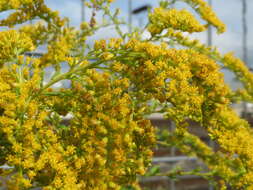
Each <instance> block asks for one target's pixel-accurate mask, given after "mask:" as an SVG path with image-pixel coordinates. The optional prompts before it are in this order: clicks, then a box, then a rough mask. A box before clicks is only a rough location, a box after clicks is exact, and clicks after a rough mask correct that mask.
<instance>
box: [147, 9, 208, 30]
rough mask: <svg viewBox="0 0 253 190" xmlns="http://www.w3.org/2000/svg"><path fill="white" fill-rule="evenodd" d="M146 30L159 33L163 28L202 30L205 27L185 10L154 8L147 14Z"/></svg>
mask: <svg viewBox="0 0 253 190" xmlns="http://www.w3.org/2000/svg"><path fill="white" fill-rule="evenodd" d="M149 20H150V24H149V26H148V30H149V32H150V33H151V34H152V35H155V34H160V33H161V32H162V31H163V30H164V29H169V28H173V29H175V30H181V31H184V32H189V33H193V32H202V31H204V30H205V27H204V26H202V25H201V24H200V23H199V22H198V21H197V19H196V18H195V17H194V16H193V15H192V14H191V13H190V12H189V11H187V10H185V9H183V10H177V9H169V10H167V9H164V8H161V7H160V8H155V9H154V12H153V13H150V14H149Z"/></svg>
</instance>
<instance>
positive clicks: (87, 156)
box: [0, 0, 253, 190]
mask: <svg viewBox="0 0 253 190" xmlns="http://www.w3.org/2000/svg"><path fill="white" fill-rule="evenodd" d="M178 1H182V2H184V3H186V4H188V5H189V6H190V7H192V8H193V10H195V11H196V13H197V14H199V15H200V18H201V19H202V21H201V22H200V21H198V19H197V18H195V17H194V16H193V14H192V13H191V12H189V11H188V10H186V9H182V10H178V9H175V8H173V6H172V5H173V3H177V1H175V0H173V1H169V0H168V1H161V2H160V7H158V8H155V9H153V10H150V12H149V23H148V25H147V26H146V27H145V28H144V29H142V30H135V31H134V32H133V33H127V32H124V31H122V30H121V25H122V24H123V23H122V22H121V20H120V19H119V17H118V14H119V11H118V10H116V11H115V12H111V11H110V3H112V0H91V1H89V2H88V3H87V4H86V6H88V7H89V8H90V9H91V10H92V11H93V14H92V17H91V18H90V21H89V22H84V23H81V25H80V27H79V28H74V27H71V26H70V25H69V20H68V19H67V18H61V17H60V16H59V13H58V12H56V11H53V10H51V9H50V8H49V7H48V6H47V5H46V4H45V2H44V0H8V1H7V0H1V1H0V11H1V12H5V11H8V12H7V13H8V15H7V16H6V18H4V19H2V20H0V26H1V31H0V151H1V152H0V165H2V166H6V167H3V168H2V169H0V175H1V176H2V177H3V178H4V177H5V176H6V177H5V178H6V179H5V180H6V181H7V184H6V185H7V186H6V188H7V189H9V190H26V189H34V188H41V189H43V190H79V189H80V190H124V189H140V187H139V185H138V180H137V177H138V176H140V175H144V174H145V173H146V172H147V169H148V167H149V166H150V163H151V159H152V149H153V148H154V146H155V145H156V144H159V145H161V146H168V147H170V146H176V147H177V148H178V149H179V150H180V151H182V152H183V153H185V154H187V155H191V156H196V157H198V158H199V159H201V160H202V161H203V162H204V163H205V164H206V165H207V166H208V168H209V171H208V172H206V173H204V172H199V171H192V172H183V171H176V172H175V171H168V172H166V173H159V174H154V175H160V176H161V175H164V176H168V177H170V176H175V175H176V176H178V175H187V174H194V175H200V176H203V177H204V178H206V179H208V180H210V183H213V185H214V186H215V187H216V188H217V189H227V188H228V187H229V188H232V189H235V190H236V189H238V190H239V189H245V190H246V189H248V190H251V189H253V149H252V147H253V131H252V129H251V128H250V125H249V124H248V122H247V121H245V120H243V119H241V118H240V116H238V115H237V114H236V113H235V111H234V110H233V109H232V108H231V103H232V102H235V101H237V102H238V103H239V102H241V101H248V102H252V101H253V80H252V79H253V75H252V73H251V72H250V71H249V69H248V68H247V67H246V66H245V64H244V63H243V62H242V61H240V60H239V59H238V58H236V57H234V56H233V54H231V53H229V54H226V55H222V54H220V53H219V52H218V51H217V50H216V49H215V48H213V47H208V46H206V45H204V44H201V43H200V42H199V41H197V40H191V39H190V38H189V37H187V36H186V33H195V32H203V31H205V30H206V29H207V28H208V27H209V26H214V27H215V28H217V32H218V33H222V32H224V31H225V25H224V24H223V23H222V22H221V21H220V20H219V19H218V18H217V17H216V15H215V13H214V12H213V11H212V9H211V7H210V6H209V5H208V4H207V3H206V2H205V1H204V0H178ZM9 10H10V11H9ZM97 11H100V12H102V13H103V15H104V17H105V18H106V19H107V21H106V22H103V23H102V24H99V23H98V22H97V21H96V12H97ZM34 20H36V22H34ZM29 21H33V24H32V23H30V22H29ZM108 26H114V27H115V31H116V32H117V33H118V36H119V38H112V39H99V40H97V41H96V42H94V45H92V47H91V46H89V45H88V43H87V40H89V38H90V37H92V36H94V35H95V33H96V31H97V30H98V29H100V30H103V29H104V28H105V27H108ZM144 31H149V33H150V37H149V38H146V39H143V38H142V35H143V32H144ZM175 45H176V46H175ZM39 47H46V50H47V51H46V53H44V54H43V55H42V56H41V57H36V56H33V54H31V52H33V51H35V50H36V49H38V48H39ZM175 47H184V48H175ZM63 64H67V65H68V70H67V71H66V72H62V67H63ZM221 67H226V68H227V69H229V70H231V71H232V72H234V73H235V75H236V76H237V78H238V79H239V80H240V81H241V83H242V84H243V88H242V89H240V90H237V91H233V90H232V89H231V88H230V87H229V86H228V85H227V84H226V83H225V82H224V78H223V74H222V72H221ZM48 68H51V70H53V73H54V74H53V75H52V76H51V77H50V78H49V79H48V78H46V74H45V73H46V70H47V69H48ZM64 80H68V81H69V83H70V86H69V87H66V88H60V89H57V88H53V86H54V85H55V84H57V83H59V82H61V81H64ZM152 113H162V114H163V115H164V117H165V118H167V119H170V120H172V121H174V123H175V124H176V129H175V131H173V132H171V133H167V134H166V135H162V138H161V139H160V137H159V138H156V131H155V129H154V127H153V126H152V124H151V122H150V121H149V120H148V116H149V115H150V114H152ZM66 116H69V119H68V120H65V119H64V118H66ZM189 120H192V121H195V122H197V123H198V124H199V125H200V126H201V127H203V128H205V129H206V130H207V131H208V134H209V136H210V138H211V139H212V140H213V141H215V142H216V143H218V144H219V150H217V151H214V150H213V149H212V148H211V147H209V146H208V145H206V144H205V143H204V142H202V141H201V140H200V139H199V138H198V137H197V136H195V135H193V134H191V133H190V132H189V131H188V121H189Z"/></svg>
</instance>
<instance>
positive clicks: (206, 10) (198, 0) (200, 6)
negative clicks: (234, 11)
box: [182, 0, 226, 33]
mask: <svg viewBox="0 0 253 190" xmlns="http://www.w3.org/2000/svg"><path fill="white" fill-rule="evenodd" d="M182 1H184V2H186V3H188V4H189V5H191V6H192V8H194V10H196V12H198V13H199V14H200V16H201V18H202V19H204V20H205V21H207V22H208V24H211V25H213V26H215V27H216V28H217V30H218V33H223V32H225V30H226V26H225V24H224V23H223V22H222V21H221V20H220V19H219V18H218V17H217V15H216V14H215V13H214V12H213V10H212V8H211V7H210V6H209V5H208V3H207V2H205V1H203V0H182Z"/></svg>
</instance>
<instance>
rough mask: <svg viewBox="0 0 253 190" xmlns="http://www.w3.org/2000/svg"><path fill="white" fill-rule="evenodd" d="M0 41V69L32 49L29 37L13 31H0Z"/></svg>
mask: <svg viewBox="0 0 253 190" xmlns="http://www.w3.org/2000/svg"><path fill="white" fill-rule="evenodd" d="M0 39H1V41H0V49H1V54H0V68H1V67H2V66H3V64H4V63H7V62H10V61H13V60H14V59H17V58H18V55H20V54H22V53H23V52H25V51H31V50H33V49H34V46H33V43H32V41H31V39H30V38H29V36H27V35H25V34H24V33H20V32H17V31H15V30H9V31H1V32H0Z"/></svg>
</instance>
